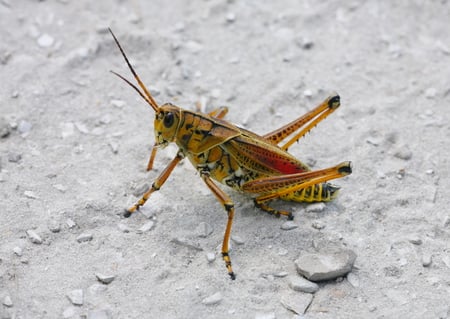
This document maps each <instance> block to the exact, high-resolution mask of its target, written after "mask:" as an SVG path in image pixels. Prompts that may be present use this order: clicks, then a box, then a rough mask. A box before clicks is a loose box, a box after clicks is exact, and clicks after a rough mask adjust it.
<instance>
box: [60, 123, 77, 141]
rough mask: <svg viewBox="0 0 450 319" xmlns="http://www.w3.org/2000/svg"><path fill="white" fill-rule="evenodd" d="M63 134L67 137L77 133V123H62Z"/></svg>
mask: <svg viewBox="0 0 450 319" xmlns="http://www.w3.org/2000/svg"><path fill="white" fill-rule="evenodd" d="M60 127H61V136H62V138H67V137H69V136H72V135H73V134H74V133H75V125H74V124H73V123H71V122H66V123H61V124H60Z"/></svg>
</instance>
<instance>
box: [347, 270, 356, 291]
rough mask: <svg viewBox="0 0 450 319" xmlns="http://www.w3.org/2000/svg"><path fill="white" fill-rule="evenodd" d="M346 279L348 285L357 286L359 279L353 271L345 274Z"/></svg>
mask: <svg viewBox="0 0 450 319" xmlns="http://www.w3.org/2000/svg"><path fill="white" fill-rule="evenodd" d="M347 281H348V282H349V283H350V285H352V286H353V287H355V288H356V287H359V279H358V276H356V275H355V274H353V273H348V274H347Z"/></svg>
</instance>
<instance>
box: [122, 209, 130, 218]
mask: <svg viewBox="0 0 450 319" xmlns="http://www.w3.org/2000/svg"><path fill="white" fill-rule="evenodd" d="M131 214H132V213H131V212H130V211H129V210H128V209H125V211H124V212H123V217H125V218H128V217H130V216H131Z"/></svg>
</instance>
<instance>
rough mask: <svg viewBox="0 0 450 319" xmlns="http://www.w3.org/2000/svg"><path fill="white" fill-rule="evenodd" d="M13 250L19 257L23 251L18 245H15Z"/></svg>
mask: <svg viewBox="0 0 450 319" xmlns="http://www.w3.org/2000/svg"><path fill="white" fill-rule="evenodd" d="M13 252H14V253H15V254H16V255H17V256H18V257H21V256H22V254H23V252H22V248H20V247H19V246H16V247H14V248H13Z"/></svg>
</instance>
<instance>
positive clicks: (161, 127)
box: [154, 103, 181, 147]
mask: <svg viewBox="0 0 450 319" xmlns="http://www.w3.org/2000/svg"><path fill="white" fill-rule="evenodd" d="M180 116H181V112H180V108H179V107H177V106H175V105H172V104H169V103H167V104H164V105H163V106H161V107H160V108H159V110H158V112H156V115H155V125H154V127H155V139H156V145H160V146H162V147H165V146H167V144H169V143H171V142H174V141H175V137H176V134H177V131H178V127H179V124H180Z"/></svg>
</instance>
